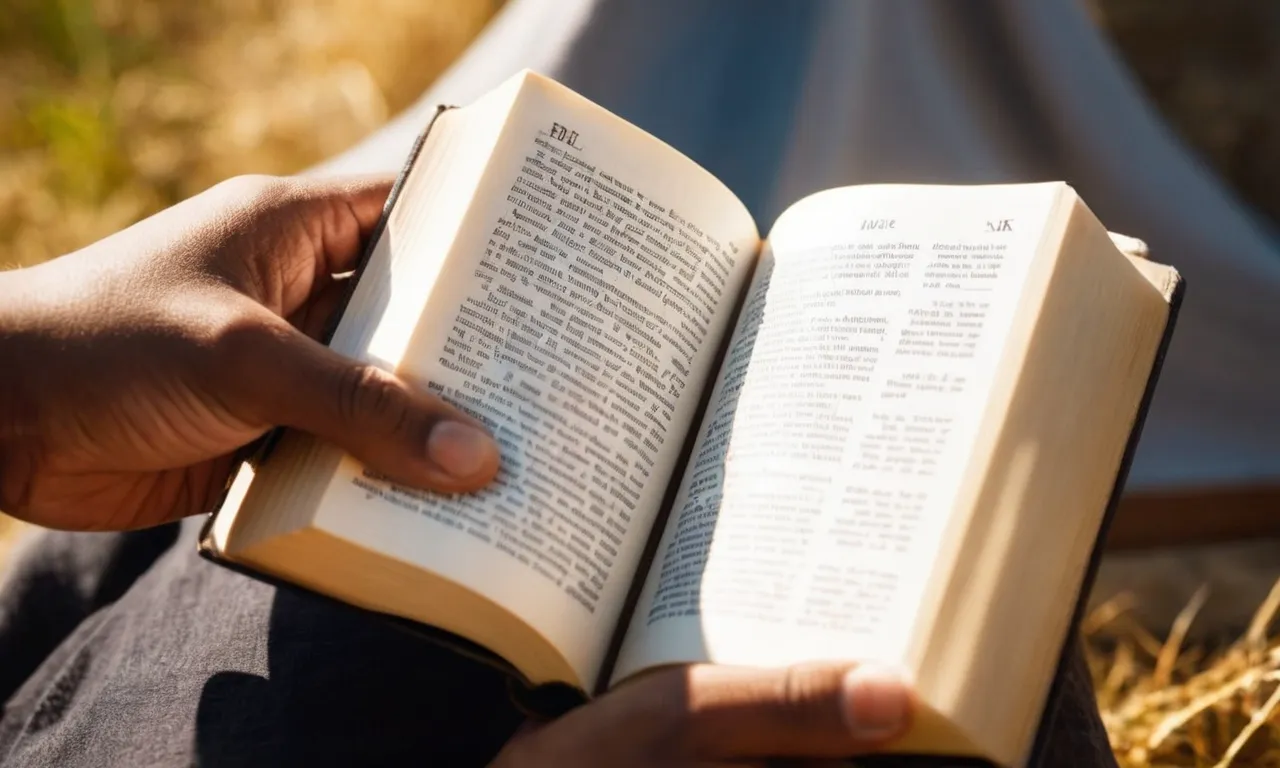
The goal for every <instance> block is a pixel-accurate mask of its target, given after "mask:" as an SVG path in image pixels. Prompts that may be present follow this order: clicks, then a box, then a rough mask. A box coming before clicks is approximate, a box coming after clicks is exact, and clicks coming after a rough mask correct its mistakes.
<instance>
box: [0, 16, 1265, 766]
mask: <svg viewBox="0 0 1280 768" xmlns="http://www.w3.org/2000/svg"><path fill="white" fill-rule="evenodd" d="M1081 1H1082V2H1087V3H1088V4H1089V7H1090V9H1091V11H1092V13H1093V15H1094V17H1095V19H1096V20H1097V23H1098V24H1099V25H1100V27H1102V28H1103V29H1104V30H1105V32H1106V33H1107V35H1108V36H1109V37H1110V39H1111V40H1112V41H1113V42H1114V43H1115V45H1116V47H1117V49H1118V50H1119V51H1120V53H1121V56H1122V58H1123V59H1124V60H1125V61H1126V62H1127V63H1128V64H1129V66H1130V67H1131V69H1132V70H1133V72H1134V73H1135V74H1136V76H1137V78H1138V79H1139V81H1140V82H1141V83H1142V85H1143V86H1144V87H1145V89H1146V91H1147V93H1148V94H1149V96H1150V98H1151V99H1152V100H1153V102H1154V103H1155V104H1156V105H1157V106H1158V108H1159V109H1160V111H1161V112H1162V113H1163V114H1164V116H1165V117H1166V119H1167V120H1168V121H1169V123H1170V124H1171V125H1172V126H1173V127H1174V128H1175V130H1176V131H1177V132H1178V133H1180V134H1181V135H1182V137H1183V138H1184V139H1185V140H1186V141H1187V142H1188V144H1190V145H1191V146H1192V147H1193V148H1194V149H1195V150H1196V151H1198V152H1199V154H1200V155H1201V157H1202V158H1203V160H1204V161H1205V162H1206V163H1207V164H1208V165H1210V166H1211V167H1212V168H1214V169H1215V170H1216V171H1217V172H1218V173H1219V174H1220V175H1221V176H1222V177H1223V178H1224V179H1226V180H1227V182H1228V183H1229V184H1230V185H1231V186H1232V187H1233V188H1234V189H1235V190H1236V192H1237V193H1238V194H1239V195H1240V196H1241V197H1242V198H1243V199H1244V200H1245V201H1246V202H1247V203H1249V204H1250V205H1251V206H1252V207H1253V208H1254V209H1255V211H1256V212H1257V213H1258V214H1259V216H1260V217H1261V218H1262V219H1263V220H1264V221H1267V222H1270V223H1274V222H1276V221H1277V220H1278V219H1280V2H1277V1H1276V0H1215V1H1214V2H1212V3H1209V2H1205V0H1081ZM501 4H502V3H501V2H500V0H204V1H203V2H198V3H192V2H187V1H186V0H4V9H3V10H2V11H0V268H10V267H21V266H25V265H31V264H36V263H38V262H40V261H42V260H45V259H49V258H52V257H55V256H57V255H59V254H62V253H66V252H68V251H70V250H74V249H76V248H78V247H80V246H83V245H85V244H88V243H90V242H93V241H94V240H97V239H99V238H101V237H103V236H105V235H108V234H110V233H112V232H115V231H116V230H118V229H120V228H122V227H124V226H126V225H128V224H130V223H131V222H133V221H136V220H137V219H139V218H142V217H144V216H146V215H148V214H150V213H152V212H154V211H157V210H159V209H161V208H164V207H166V206H168V205H170V204H172V203H174V202H176V201H178V200H181V199H183V198H186V197H188V196H190V195H192V194H194V193H196V192H199V191H201V190H203V189H204V188H206V187H208V186H209V185H211V184H213V183H214V182H216V181H218V180H220V179H224V178H226V177H228V176H232V175H235V174H239V173H246V172H255V173H290V172H293V171H297V170H300V169H303V168H306V167H307V166H309V165H311V164H313V163H315V162H317V161H320V160H322V159H325V158H327V157H331V156H333V155H334V154H336V153H338V152H339V151H341V150H343V149H345V148H347V147H349V146H350V145H352V144H354V143H355V142H356V141H358V140H359V139H360V138H362V137H363V136H365V135H367V134H368V133H370V132H371V131H373V130H374V129H376V128H378V127H379V126H380V125H382V124H383V123H384V122H385V121H386V120H387V119H388V118H390V117H392V116H394V115H395V114H396V113H397V112H398V111H399V110H401V109H402V108H404V107H405V106H406V105H408V104H409V103H410V102H412V101H413V100H414V99H415V98H417V97H418V96H419V95H420V94H421V93H422V92H423V91H424V90H425V89H426V87H427V86H428V85H429V84H430V83H431V82H432V81H433V80H434V79H435V78H436V77H437V76H438V75H439V74H440V73H441V72H442V71H443V70H444V69H445V68H446V67H447V66H448V65H449V64H450V62H451V61H452V60H453V59H454V58H455V57H456V56H457V55H458V54H459V53H460V52H461V51H462V50H463V49H464V48H465V47H466V45H467V43H468V42H469V41H470V40H471V39H472V38H473V37H474V36H475V35H476V34H477V33H478V32H479V31H480V30H481V29H482V28H483V26H484V25H485V23H486V22H487V21H488V20H489V18H490V17H491V16H492V15H493V14H494V13H495V12H496V11H497V10H498V8H499V7H500V6H501ZM18 530H19V526H18V525H17V524H16V523H14V522H13V521H12V520H11V519H9V518H6V517H4V515H3V513H0V566H2V565H3V562H4V559H5V555H6V551H7V550H8V549H9V548H11V547H12V542H13V540H14V538H15V535H16V533H17V532H18ZM1272 608H1274V606H1272ZM1112 609H1113V610H1114V611H1116V612H1119V611H1121V610H1122V607H1116V606H1112ZM1102 618H1106V616H1105V615H1104V616H1103V617H1102ZM1095 620H1096V621H1101V620H1102V619H1100V618H1096V617H1095ZM1108 620H1110V619H1108ZM1129 640H1130V642H1129V645H1128V646H1125V645H1124V643H1121V644H1120V645H1116V644H1114V642H1112V643H1111V644H1110V645H1108V646H1107V648H1106V649H1104V650H1100V651H1097V653H1098V654H1101V655H1095V660H1097V659H1102V660H1103V662H1100V663H1099V664H1098V665H1096V666H1097V668H1098V674H1099V681H1100V690H1101V693H1100V702H1101V703H1102V705H1103V708H1104V711H1105V712H1107V713H1108V717H1109V718H1110V719H1109V721H1108V722H1109V727H1111V728H1112V729H1113V734H1119V735H1118V736H1116V738H1117V739H1119V740H1120V741H1124V740H1125V739H1126V738H1128V737H1126V736H1125V734H1124V733H1122V732H1121V731H1123V729H1124V728H1129V727H1131V725H1130V724H1131V723H1132V722H1133V721H1134V720H1135V717H1136V718H1138V719H1140V715H1141V712H1139V714H1138V715H1135V714H1134V712H1133V707H1134V706H1138V705H1135V704H1134V699H1133V698H1132V697H1131V696H1129V695H1128V694H1129V693H1130V692H1131V689H1132V688H1133V686H1134V685H1138V684H1136V683H1133V680H1137V679H1139V678H1141V680H1143V681H1145V682H1143V683H1141V685H1146V686H1147V688H1148V689H1149V690H1148V692H1156V693H1158V692H1159V691H1160V690H1164V689H1162V688H1161V686H1165V687H1166V688H1167V687H1168V686H1170V685H1173V684H1174V682H1175V681H1176V680H1178V679H1183V680H1185V679H1187V675H1186V674H1184V675H1183V677H1182V678H1179V677H1178V675H1177V674H1175V672H1177V670H1178V669H1182V670H1183V671H1184V672H1186V668H1187V665H1190V667H1189V669H1191V670H1192V671H1194V670H1196V669H1198V668H1199V667H1197V665H1200V667H1204V668H1206V669H1208V668H1209V667H1208V663H1207V662H1205V661H1204V659H1205V658H1206V656H1205V654H1206V653H1207V651H1205V652H1203V653H1201V652H1200V651H1197V650H1196V649H1192V651H1193V652H1192V653H1191V655H1189V656H1188V655H1186V654H1182V653H1181V652H1180V650H1179V649H1178V648H1176V647H1175V648H1174V650H1173V655H1172V657H1171V659H1172V660H1171V661H1166V662H1160V661H1159V658H1158V657H1160V656H1161V650H1162V648H1163V647H1165V646H1167V643H1166V642H1165V641H1163V640H1157V639H1155V638H1153V637H1150V636H1146V637H1143V636H1142V635H1141V630H1140V629H1138V628H1134V630H1133V634H1132V635H1131V637H1130V638H1129ZM1124 647H1128V648H1129V650H1128V651H1125V650H1123V648H1124ZM1117 648H1119V649H1120V650H1117ZM1125 653H1128V654H1129V655H1130V657H1131V658H1128V660H1127V661H1126V660H1125V658H1124V657H1123V654H1125ZM1197 653H1199V655H1196V654H1197ZM1165 655H1166V656H1167V655H1168V652H1165ZM1215 658H1219V657H1215ZM1143 659H1145V661H1144V660H1143ZM1160 663H1164V665H1165V668H1163V669H1161V668H1160V667H1159V664H1160ZM1124 664H1128V665H1129V667H1128V668H1127V670H1128V671H1122V672H1120V673H1117V672H1115V670H1116V669H1117V668H1118V666H1117V665H1120V666H1123V665H1124ZM1177 665H1182V666H1181V667H1179V666H1177ZM1175 667H1176V669H1175ZM1188 674H1189V673H1188ZM1108 675H1110V676H1111V677H1115V678H1116V679H1118V680H1121V682H1122V683H1123V684H1120V683H1117V684H1114V685H1112V684H1111V683H1109V682H1108V679H1109V678H1108ZM1141 685H1139V687H1141ZM1195 695H1200V694H1197V693H1196V692H1194V691H1192V692H1190V693H1185V696H1186V697H1188V700H1190V699H1191V698H1194V696H1195ZM1166 699H1167V697H1166ZM1166 703H1167V702H1166ZM1255 704H1256V703H1255ZM1125 707H1129V710H1124V708H1125ZM1255 711H1256V708H1249V707H1241V708H1238V709H1237V710H1233V712H1234V714H1230V715H1215V716H1214V717H1215V718H1216V719H1213V721H1212V723H1210V725H1206V726H1205V727H1206V728H1209V727H1213V728H1219V729H1220V730H1221V731H1222V734H1221V737H1222V739H1225V740H1227V741H1230V739H1231V736H1232V734H1234V733H1236V732H1238V731H1239V729H1240V727H1242V721H1241V718H1244V719H1245V720H1247V718H1248V717H1249V716H1251V713H1253V712H1255ZM1231 717H1235V720H1232V719H1231ZM1189 722H1190V721H1189ZM1188 727H1190V726H1188ZM1188 738H1189V739H1190V738H1192V737H1191V736H1189V737H1188ZM1194 751H1195V750H1192V751H1191V752H1194ZM1210 751H1214V750H1210ZM1191 752H1188V751H1186V750H1184V751H1183V753H1182V757H1179V756H1178V755H1172V756H1170V755H1155V754H1151V755H1147V754H1145V753H1133V754H1130V755H1128V757H1126V758H1125V759H1126V760H1127V761H1128V762H1126V763H1125V764H1126V765H1148V764H1151V765H1156V764H1160V765H1199V764H1201V763H1199V762H1196V760H1197V759H1198V758H1193V757H1186V755H1188V754H1191ZM1216 753H1221V745H1219V746H1218V747H1217V748H1216ZM1254 753H1256V754H1254ZM1254 753H1250V754H1251V755H1252V757H1250V755H1249V754H1246V755H1242V757H1241V758H1240V759H1239V760H1238V761H1237V762H1236V764H1237V765H1280V758H1275V762H1267V761H1268V760H1271V759H1272V758H1270V757H1267V756H1266V754H1267V753H1266V750H1265V749H1264V750H1262V751H1261V752H1258V751H1257V750H1254ZM1184 758H1185V760H1184ZM1246 759H1247V760H1248V761H1246ZM1148 760H1152V761H1155V762H1148ZM1160 761H1164V762H1160ZM1205 764H1206V765H1208V764H1209V763H1205Z"/></svg>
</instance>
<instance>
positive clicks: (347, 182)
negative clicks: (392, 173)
mask: <svg viewBox="0 0 1280 768" xmlns="http://www.w3.org/2000/svg"><path fill="white" fill-rule="evenodd" d="M290 181H291V184H293V185H294V186H293V188H292V200H293V202H294V204H295V205H297V206H299V208H298V209H297V210H298V212H299V213H300V214H302V215H303V216H305V217H306V221H307V224H308V225H309V226H310V227H311V228H312V230H313V233H314V236H313V238H314V242H315V243H316V244H317V247H316V249H315V252H316V255H317V256H319V257H321V258H322V261H321V262H320V263H319V264H318V265H317V266H318V267H319V269H321V270H323V272H324V273H325V274H330V275H336V274H342V273H344V272H350V271H351V270H353V269H355V268H356V264H357V262H358V261H359V259H360V255H361V253H362V251H363V245H364V241H365V240H366V239H367V238H368V237H369V235H370V234H371V233H372V232H373V229H374V227H376V226H377V224H378V219H379V218H381V216H382V210H383V207H384V206H385V205H386V202H387V195H388V193H389V192H390V191H391V185H392V183H393V179H392V178H391V177H389V176H368V177H347V178H336V179H292V180H290Z"/></svg>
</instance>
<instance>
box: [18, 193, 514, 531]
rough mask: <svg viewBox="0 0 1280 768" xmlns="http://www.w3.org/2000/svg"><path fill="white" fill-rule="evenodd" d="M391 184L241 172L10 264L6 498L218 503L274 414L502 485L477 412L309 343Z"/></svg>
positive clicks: (171, 510) (65, 512)
mask: <svg viewBox="0 0 1280 768" xmlns="http://www.w3.org/2000/svg"><path fill="white" fill-rule="evenodd" d="M389 187H390V185H389V183H388V182H387V181H386V180H347V181H322V180H303V179H273V178H267V177H243V178H238V179H233V180H231V181H228V182H225V183H223V184H219V185H218V186H216V187H214V188H212V189H210V190H209V191H207V192H205V193H203V194H201V195H198V196H196V197H194V198H192V199H190V200H188V201H186V202H184V203H181V204H179V205H177V206H174V207H173V208H170V209H168V210H166V211H163V212H162V213H159V214H157V215H155V216H153V217H151V218H149V219H147V220H145V221H143V222H140V223H139V224H136V225H134V226H133V227H130V228H129V229H126V230H124V231H123V232H120V233H118V234H116V235H113V236H112V237H109V238H107V239H105V240H102V241H101V242H98V243H95V244H94V245H91V246H89V247H88V248H85V249H84V250H81V251H78V252H76V253H73V254H70V255H68V256H64V257H62V258H60V259H56V260H54V261H51V262H48V263H47V264H43V265H41V266H37V267H33V268H31V269H26V270H18V271H13V272H7V273H0V509H3V510H4V511H5V512H8V513H10V514H12V515H15V516H17V517H19V518H23V519H26V520H28V521H30V522H34V523H37V524H40V525H44V526H48V527H53V528H64V529H126V528H138V527H143V526H150V525H155V524H157V523H161V522H164V521H167V520H171V519H174V518H176V517H180V516H184V515H192V514H197V513H200V512H205V511H207V510H208V508H209V505H210V503H211V502H212V500H213V499H214V498H215V497H216V495H217V494H218V493H219V492H220V490H221V488H222V487H223V484H224V482H225V480H226V478H227V476H228V473H229V471H230V468H231V466H232V457H233V453H234V452H235V451H236V449H238V448H240V447H241V446H243V445H245V444H246V443H249V442H251V441H253V440H254V439H255V438H257V437H259V436H260V435H262V434H263V433H264V432H265V431H267V429H268V428H270V427H272V426H275V425H284V426H289V427H295V428H298V429H301V430H305V431H308V432H311V433H313V434H315V435H318V436H320V437H322V438H325V439H327V440H330V441H332V442H333V443H336V444H338V445H339V446H341V447H342V448H344V449H346V450H347V451H348V452H350V453H351V454H353V455H354V456H355V457H356V458H358V459H360V460H361V461H363V462H365V463H366V464H368V465H370V466H371V467H372V468H374V469H375V470H376V471H378V472H380V473H383V474H386V475H388V476H389V477H391V478H393V479H395V480H398V481H400V482H402V483H405V484H409V485H413V486H419V487H424V488H429V489H435V490H440V491H448V492H459V491H468V490H474V489H476V488H478V487H480V486H482V485H484V484H485V483H487V482H488V481H489V480H491V479H492V478H493V476H494V475H495V474H496V472H497V469H498V452H497V448H496V447H495V446H494V444H493V442H492V441H491V440H490V438H489V437H488V435H487V434H485V433H484V432H482V431H480V430H479V428H478V427H477V425H476V424H475V422H473V421H472V420H471V419H470V418H468V417H466V416H464V415H462V414H461V413H460V412H458V411H457V410H455V409H453V408H451V407H450V406H448V405H446V404H445V403H444V402H442V401H440V400H439V399H437V398H435V397H432V396H430V395H427V394H425V393H422V392H418V391H414V390H412V389H410V388H409V387H408V386H406V385H405V384H404V383H403V382H401V381H400V380H398V379H397V378H396V377H395V376H393V375H391V374H389V373H386V372H384V371H382V370H380V369H378V368H375V367H370V366H366V365H360V364H357V363H355V362H352V361H350V360H347V359H344V358H342V357H340V356H339V355H337V354H335V353H333V352H332V351H331V350H329V349H328V348H326V347H324V346H323V345H321V344H319V343H317V342H316V341H315V340H314V339H315V338H317V336H318V334H320V333H321V332H322V330H323V328H324V325H325V322H326V320H327V319H328V317H329V315H330V314H331V312H332V310H333V309H334V307H335V306H336V303H337V301H338V300H339V298H340V297H341V295H342V290H343V288H344V283H345V281H346V280H345V278H344V277H343V275H344V273H348V272H350V271H351V270H352V269H353V268H354V267H355V264H356V261H357V260H358V258H359V255H360V252H361V248H362V245H363V240H364V239H365V238H366V237H368V235H369V232H370V230H371V229H372V228H373V227H374V225H375V223H376V222H377V220H378V217H379V215H380V214H381V211H382V206H383V203H384V202H385V200H386V196H387V192H388V189H389Z"/></svg>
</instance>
